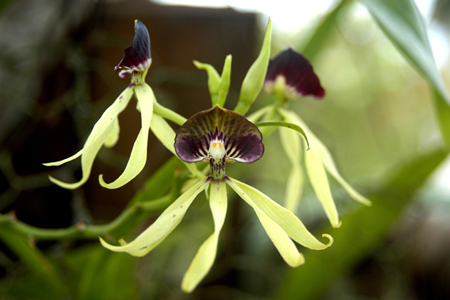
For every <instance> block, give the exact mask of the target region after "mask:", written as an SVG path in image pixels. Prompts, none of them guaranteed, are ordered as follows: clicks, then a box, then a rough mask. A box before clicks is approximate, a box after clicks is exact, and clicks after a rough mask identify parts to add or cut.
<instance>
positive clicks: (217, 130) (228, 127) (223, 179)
mask: <svg viewBox="0 0 450 300" xmlns="http://www.w3.org/2000/svg"><path fill="white" fill-rule="evenodd" d="M174 147H175V151H176V153H177V155H178V157H179V158H180V159H181V160H182V161H184V162H186V163H196V162H203V163H208V164H209V165H210V174H209V176H207V177H206V178H203V179H200V180H198V182H197V183H195V184H194V185H193V186H191V187H190V188H189V189H188V190H187V191H186V192H184V193H183V194H182V195H181V196H180V197H179V198H178V199H177V200H175V202H173V204H172V205H170V206H169V207H168V208H167V209H166V210H165V211H164V212H163V213H162V214H161V215H160V216H159V218H158V219H157V220H156V221H155V222H154V223H153V224H152V225H150V227H149V228H147V229H146V230H145V231H144V232H142V233H141V234H140V235H139V236H138V237H137V238H136V239H135V240H134V241H132V242H131V243H129V244H127V243H125V242H124V241H123V240H120V241H119V242H120V244H121V246H113V245H110V244H108V243H106V242H105V241H104V240H103V239H101V238H100V242H101V243H102V245H103V246H104V247H106V248H108V249H110V250H112V251H116V252H127V253H129V254H131V255H134V256H143V255H145V254H147V253H148V252H150V251H151V250H152V249H154V248H155V247H156V246H157V245H158V244H159V243H161V242H162V241H163V240H164V238H165V237H166V236H167V235H168V234H169V233H170V232H172V230H174V229H175V227H176V226H177V225H178V224H179V223H180V222H181V220H182V218H183V216H184V215H185V213H186V211H187V209H188V208H189V206H190V205H191V204H192V202H193V201H194V199H195V198H196V196H197V195H198V194H199V193H201V192H202V191H204V190H207V191H208V192H209V197H208V198H209V202H210V207H211V212H212V215H213V219H214V232H213V233H212V234H211V236H209V238H208V239H207V240H206V241H205V242H204V243H203V244H202V245H201V247H200V249H199V250H198V252H197V254H196V255H195V257H194V259H193V261H192V262H191V264H190V266H189V268H188V270H187V272H186V274H185V275H184V278H183V282H182V289H183V290H184V291H185V292H191V291H192V290H194V289H195V287H196V286H197V285H198V284H199V283H200V281H201V280H202V279H203V278H204V277H205V276H206V274H207V273H208V272H209V270H210V269H211V267H212V265H213V263H214V260H215V257H216V253H217V245H218V242H219V234H220V231H221V229H222V227H223V223H224V221H225V215H226V211H227V201H228V200H227V189H226V186H227V185H228V186H229V187H231V189H233V190H234V191H235V192H236V193H237V194H238V195H239V197H241V198H242V199H243V200H244V201H245V202H246V203H247V204H249V205H250V206H251V207H252V208H253V210H254V211H255V213H256V215H257V217H258V219H259V220H260V222H261V224H262V226H263V227H264V229H265V231H266V233H267V235H268V236H269V238H270V239H271V240H272V242H273V244H274V245H275V247H276V249H277V250H278V252H279V253H280V255H281V256H282V257H283V259H284V260H285V261H286V263H287V264H288V265H290V266H291V267H298V266H300V265H301V264H303V263H304V261H305V260H304V257H303V255H302V254H301V253H300V252H299V251H298V250H297V247H296V245H295V244H294V241H295V242H297V243H299V244H300V245H303V246H305V247H307V248H310V249H314V250H322V249H325V248H327V247H328V246H330V245H331V243H332V238H331V236H329V235H326V234H324V235H323V236H325V237H327V238H328V239H329V241H328V243H327V244H323V243H321V242H320V241H318V240H317V239H316V238H315V237H314V236H313V235H312V234H311V233H310V232H309V231H308V230H307V229H306V227H305V226H304V225H303V223H302V222H301V221H300V220H299V219H298V218H297V217H296V216H295V215H294V214H293V213H292V212H290V211H289V210H287V209H286V208H284V207H282V206H280V205H279V204H277V203H276V202H275V201H273V200H272V199H270V198H269V197H268V196H266V195H264V194H263V193H262V192H260V191H258V190H256V189H255V188H253V187H251V186H249V185H247V184H245V183H242V182H240V181H238V180H236V179H233V178H231V177H229V176H227V175H226V172H225V164H226V163H228V162H230V163H231V162H241V163H247V164H248V163H253V162H255V161H257V160H258V159H259V158H261V156H262V155H263V153H264V145H263V144H262V135H261V132H260V131H259V129H258V128H257V127H256V126H255V125H254V124H252V123H251V122H250V121H248V120H247V119H246V118H245V117H243V116H241V115H240V114H238V113H236V112H233V111H230V110H227V109H224V108H221V107H220V106H219V105H216V106H215V107H213V108H212V109H209V110H206V111H203V112H199V113H197V114H195V115H194V116H192V117H191V118H190V119H188V120H187V122H186V123H185V124H184V125H183V126H181V127H180V129H179V130H178V132H177V135H176V137H175V144H174Z"/></svg>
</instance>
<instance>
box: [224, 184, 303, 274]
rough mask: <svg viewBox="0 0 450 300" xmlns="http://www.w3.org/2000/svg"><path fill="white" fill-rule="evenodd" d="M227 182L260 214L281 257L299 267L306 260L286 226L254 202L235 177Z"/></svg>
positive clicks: (289, 263)
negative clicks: (287, 231)
mask: <svg viewBox="0 0 450 300" xmlns="http://www.w3.org/2000/svg"><path fill="white" fill-rule="evenodd" d="M226 183H227V184H228V185H229V186H230V187H231V188H232V189H233V190H234V191H235V192H236V193H237V194H238V195H239V196H240V197H241V198H242V199H243V200H244V201H245V202H247V204H249V205H250V206H251V207H252V208H253V209H254V211H255V213H256V215H257V216H258V219H259V221H260V222H261V224H262V226H263V227H264V230H265V231H266V233H267V235H268V236H269V238H270V240H271V241H272V243H273V244H274V246H275V248H277V250H278V252H279V253H280V255H281V257H283V259H284V261H285V262H286V263H287V264H288V265H289V266H291V267H298V266H300V265H302V264H303V263H304V262H305V258H304V257H303V255H302V254H301V253H300V252H299V251H298V249H297V247H296V246H295V244H294V242H293V241H292V240H291V238H290V237H289V235H288V234H287V233H286V231H285V230H284V228H282V227H281V226H280V224H278V223H277V221H276V220H273V219H272V218H271V217H270V216H268V215H267V214H266V213H265V212H264V211H263V210H262V209H261V208H260V207H259V206H258V205H256V204H255V203H254V202H253V199H252V198H251V197H249V195H248V194H246V192H244V191H243V190H242V189H241V187H240V186H239V185H238V184H237V183H238V181H237V180H236V183H235V182H234V179H231V178H228V179H227V180H226Z"/></svg>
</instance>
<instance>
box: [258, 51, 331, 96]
mask: <svg viewBox="0 0 450 300" xmlns="http://www.w3.org/2000/svg"><path fill="white" fill-rule="evenodd" d="M278 80H282V81H284V84H285V85H284V87H285V91H284V92H285V97H286V98H298V97H301V96H306V95H311V96H313V97H314V98H317V99H320V98H323V96H324V95H325V90H324V89H323V88H322V86H321V85H320V80H319V77H317V75H316V74H315V73H314V70H313V67H312V65H311V63H310V62H309V61H308V59H306V57H304V56H303V55H302V54H300V53H298V52H296V51H294V50H293V49H291V48H289V49H286V50H284V51H283V52H281V53H280V54H279V55H278V56H277V57H275V58H273V59H271V60H270V61H269V67H268V69H267V75H266V80H265V82H264V88H265V90H266V91H267V92H269V93H273V92H274V89H275V85H276V84H277V81H278Z"/></svg>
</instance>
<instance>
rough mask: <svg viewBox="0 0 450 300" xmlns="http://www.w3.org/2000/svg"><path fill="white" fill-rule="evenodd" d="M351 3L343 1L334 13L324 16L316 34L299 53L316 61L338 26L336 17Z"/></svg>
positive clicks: (300, 48) (315, 31)
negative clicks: (333, 30)
mask: <svg viewBox="0 0 450 300" xmlns="http://www.w3.org/2000/svg"><path fill="white" fill-rule="evenodd" d="M348 3H351V1H348V0H343V1H341V3H339V5H337V6H336V7H335V8H334V9H333V10H332V11H330V12H329V13H328V14H327V15H325V16H324V18H323V19H322V22H321V23H320V24H319V25H318V26H317V27H316V29H315V30H314V33H313V34H312V36H311V38H310V39H309V40H308V42H307V43H306V44H305V45H303V46H302V47H299V48H298V50H299V52H301V53H303V55H305V56H306V57H308V58H309V60H311V61H312V60H314V58H315V56H316V55H317V53H319V51H320V49H321V47H322V44H323V43H324V42H325V41H326V40H327V38H328V37H329V33H330V32H331V30H332V29H333V28H335V26H336V24H335V22H336V16H337V15H338V14H339V13H340V12H341V11H342V9H343V8H344V7H345V6H346V5H347V4H348Z"/></svg>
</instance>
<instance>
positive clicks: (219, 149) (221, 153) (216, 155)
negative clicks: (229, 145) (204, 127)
mask: <svg viewBox="0 0 450 300" xmlns="http://www.w3.org/2000/svg"><path fill="white" fill-rule="evenodd" d="M225 154H226V151H225V147H224V146H223V142H222V141H218V140H213V141H211V142H210V144H209V155H211V157H212V158H213V159H214V160H219V159H222V158H224V157H225Z"/></svg>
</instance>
